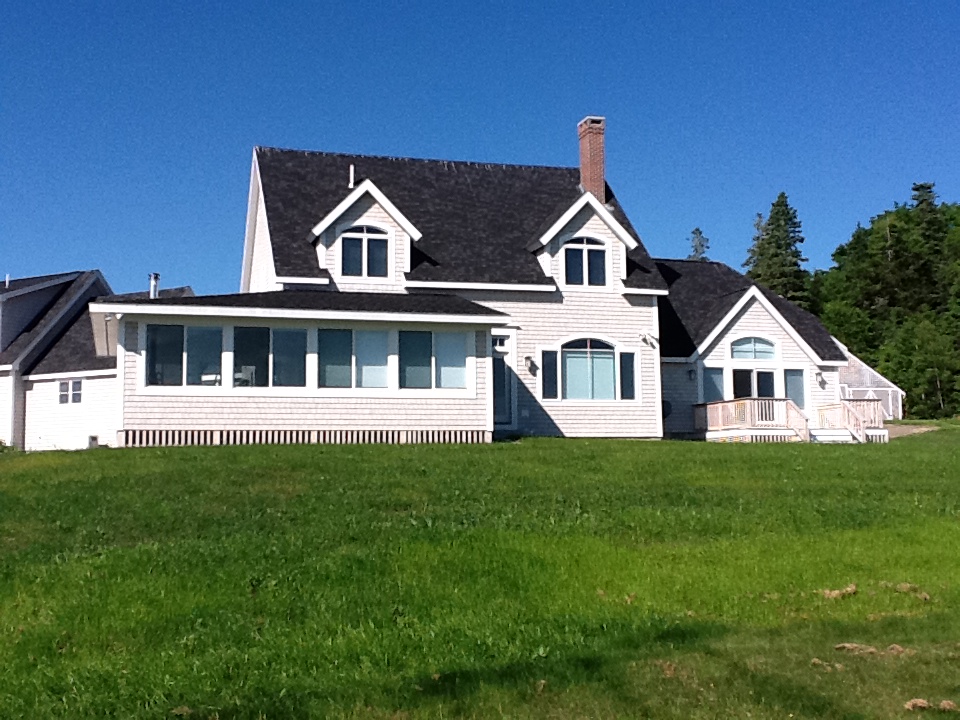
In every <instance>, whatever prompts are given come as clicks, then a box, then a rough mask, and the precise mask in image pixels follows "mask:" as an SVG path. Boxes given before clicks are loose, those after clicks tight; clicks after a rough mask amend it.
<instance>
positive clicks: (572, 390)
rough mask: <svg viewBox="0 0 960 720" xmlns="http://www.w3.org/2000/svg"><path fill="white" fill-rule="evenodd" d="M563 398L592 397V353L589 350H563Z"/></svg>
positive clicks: (580, 398) (584, 398)
mask: <svg viewBox="0 0 960 720" xmlns="http://www.w3.org/2000/svg"><path fill="white" fill-rule="evenodd" d="M562 354H563V378H562V380H563V398H564V399H565V400H589V399H590V392H591V387H590V353H589V351H587V350H564V351H563V353H562Z"/></svg>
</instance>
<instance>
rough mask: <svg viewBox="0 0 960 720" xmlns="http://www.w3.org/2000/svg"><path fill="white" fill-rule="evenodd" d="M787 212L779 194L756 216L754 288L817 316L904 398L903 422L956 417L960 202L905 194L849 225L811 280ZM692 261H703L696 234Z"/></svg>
mask: <svg viewBox="0 0 960 720" xmlns="http://www.w3.org/2000/svg"><path fill="white" fill-rule="evenodd" d="M803 241H804V237H803V234H802V230H801V223H800V220H799V218H798V216H797V212H796V210H795V209H794V208H793V207H791V206H790V203H789V200H788V198H787V195H786V193H780V195H779V196H778V197H777V199H776V200H775V201H774V202H773V204H772V205H771V206H770V212H769V213H768V215H767V216H766V217H764V216H763V215H762V214H758V215H757V217H756V219H755V222H754V237H753V242H752V244H751V246H750V249H749V250H748V252H747V259H746V262H744V264H743V266H744V268H746V271H747V275H749V276H750V277H751V278H753V279H754V280H756V281H757V282H758V283H760V284H762V285H765V286H766V287H768V288H770V289H771V290H773V291H774V292H776V293H778V294H780V295H781V296H783V297H785V298H787V299H788V300H791V301H793V302H795V303H797V304H798V305H800V306H801V307H803V308H805V309H807V310H809V311H810V312H812V313H814V314H815V315H818V316H819V317H820V319H821V320H822V321H823V323H824V325H825V326H826V327H827V329H828V330H829V331H830V332H831V333H832V334H833V335H834V336H836V337H837V339H839V340H840V341H841V342H842V343H843V344H844V345H846V346H847V347H848V348H849V349H850V351H851V352H852V353H854V354H855V355H857V356H858V357H860V358H861V359H863V360H864V361H865V362H867V363H868V364H869V365H871V366H872V367H875V368H876V369H877V370H878V371H879V372H880V373H881V374H883V375H884V376H885V377H887V378H888V379H889V380H890V381H892V382H894V383H896V384H897V385H898V386H899V387H900V388H902V389H903V390H904V391H906V393H907V397H906V400H905V406H904V407H905V410H906V412H907V414H908V415H909V416H911V417H925V418H934V417H953V416H955V415H957V414H960V204H951V203H942V202H939V201H938V198H937V195H936V192H935V191H934V185H933V183H917V184H915V185H914V186H913V194H912V197H911V199H910V202H908V203H904V204H899V203H895V204H894V207H893V208H892V209H889V210H886V211H884V212H883V213H881V214H879V215H877V216H876V217H874V218H873V219H871V221H870V224H869V225H868V226H867V227H863V226H862V225H858V226H857V228H856V229H855V230H854V231H853V234H852V235H851V237H850V239H849V240H848V241H847V242H845V243H842V244H841V245H840V246H839V247H837V249H836V250H835V251H834V252H833V263H834V264H833V266H832V267H831V268H830V269H829V270H816V271H814V272H810V271H808V270H806V269H805V268H804V263H805V262H806V258H805V257H803V252H802V250H801V246H802V244H803ZM691 248H692V252H691V254H690V258H691V259H704V260H705V259H706V250H707V249H708V248H709V240H708V239H707V238H706V237H704V236H703V233H702V232H701V231H700V229H699V228H697V229H696V230H695V231H694V233H693V235H692V236H691Z"/></svg>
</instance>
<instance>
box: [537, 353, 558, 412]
mask: <svg viewBox="0 0 960 720" xmlns="http://www.w3.org/2000/svg"><path fill="white" fill-rule="evenodd" d="M541 359H542V362H541V363H540V366H541V368H542V372H543V377H542V379H541V385H542V388H543V399H544V400H556V399H557V351H556V350H544V351H543V357H542V358H541Z"/></svg>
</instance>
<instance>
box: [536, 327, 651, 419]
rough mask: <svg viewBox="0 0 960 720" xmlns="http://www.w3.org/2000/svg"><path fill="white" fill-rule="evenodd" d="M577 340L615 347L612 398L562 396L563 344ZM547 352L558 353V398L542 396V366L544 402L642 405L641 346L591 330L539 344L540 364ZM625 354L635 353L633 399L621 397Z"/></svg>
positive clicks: (539, 383) (539, 394)
mask: <svg viewBox="0 0 960 720" xmlns="http://www.w3.org/2000/svg"><path fill="white" fill-rule="evenodd" d="M574 340H599V341H601V342H605V343H607V344H608V345H611V346H613V358H614V359H613V369H614V387H615V389H616V396H615V397H613V398H607V399H600V400H590V399H586V398H578V399H568V398H564V397H563V346H564V345H566V344H567V343H568V342H572V341H574ZM544 352H555V353H557V397H555V398H545V397H543V368H542V367H541V368H540V370H539V372H537V401H538V402H540V403H543V404H544V405H558V404H563V405H564V406H576V405H583V406H585V407H596V406H597V405H602V404H603V403H615V404H616V405H617V406H627V407H629V406H630V405H631V404H637V405H640V404H642V399H643V393H642V392H641V377H640V375H641V366H642V353H641V348H640V346H639V345H638V346H632V345H627V344H626V343H619V342H617V341H616V340H613V339H612V338H609V337H606V336H604V335H596V334H590V333H580V334H577V335H571V336H569V337H565V338H563V339H561V340H559V341H558V342H556V343H554V344H550V345H540V346H538V347H537V348H536V353H537V356H536V362H537V363H538V364H539V363H541V362H542V358H543V353H544ZM624 353H633V400H624V399H623V398H622V396H621V394H622V393H621V390H622V387H621V377H620V356H621V355H622V354H624Z"/></svg>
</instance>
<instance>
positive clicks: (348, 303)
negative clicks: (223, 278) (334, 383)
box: [103, 290, 503, 317]
mask: <svg viewBox="0 0 960 720" xmlns="http://www.w3.org/2000/svg"><path fill="white" fill-rule="evenodd" d="M103 302H104V304H107V303H115V304H117V305H121V306H122V305H128V304H129V305H132V304H136V305H137V306H138V307H140V308H149V307H157V306H177V307H208V308H251V309H261V308H262V309H270V310H321V311H323V310H326V311H330V312H369V313H394V314H400V315H404V314H410V315H426V314H429V315H475V316H478V317H479V316H495V315H503V313H500V312H497V311H495V310H491V309H490V308H488V307H484V306H483V305H480V304H478V303H475V302H471V301H470V300H465V299H464V298H461V297H457V296H456V295H436V294H427V293H424V294H419V293H418V294H416V295H407V294H404V293H370V292H350V293H338V292H323V291H315V290H275V291H272V292H259V293H236V294H232V295H198V296H194V297H175V298H173V297H167V298H165V297H161V298H157V299H155V300H140V299H131V298H120V299H116V300H115V299H112V298H108V299H104V301H103Z"/></svg>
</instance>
